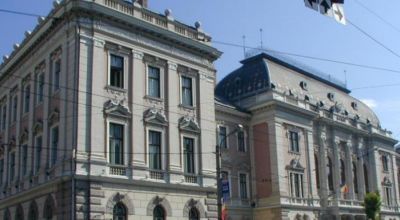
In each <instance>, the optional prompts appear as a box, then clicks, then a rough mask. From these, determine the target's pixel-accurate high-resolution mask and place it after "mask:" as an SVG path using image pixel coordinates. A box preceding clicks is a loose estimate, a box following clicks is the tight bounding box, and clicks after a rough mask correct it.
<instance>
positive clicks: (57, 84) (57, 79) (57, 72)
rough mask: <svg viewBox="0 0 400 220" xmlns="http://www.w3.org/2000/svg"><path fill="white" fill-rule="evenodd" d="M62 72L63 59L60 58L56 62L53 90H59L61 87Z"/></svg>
mask: <svg viewBox="0 0 400 220" xmlns="http://www.w3.org/2000/svg"><path fill="white" fill-rule="evenodd" d="M60 73H61V60H60V59H58V60H56V61H55V62H54V72H53V89H54V90H53V91H57V90H59V89H60Z"/></svg>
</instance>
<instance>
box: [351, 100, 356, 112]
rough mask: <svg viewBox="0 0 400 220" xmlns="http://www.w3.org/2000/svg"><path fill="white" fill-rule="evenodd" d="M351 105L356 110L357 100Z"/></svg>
mask: <svg viewBox="0 0 400 220" xmlns="http://www.w3.org/2000/svg"><path fill="white" fill-rule="evenodd" d="M351 107H352V108H353V109H354V110H358V104H357V102H352V103H351Z"/></svg>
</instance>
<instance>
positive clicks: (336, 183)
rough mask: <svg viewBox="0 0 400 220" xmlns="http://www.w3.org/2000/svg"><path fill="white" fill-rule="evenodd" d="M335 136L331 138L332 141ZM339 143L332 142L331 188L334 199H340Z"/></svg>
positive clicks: (336, 141)
mask: <svg viewBox="0 0 400 220" xmlns="http://www.w3.org/2000/svg"><path fill="white" fill-rule="evenodd" d="M334 138H335V136H333V137H332V139H334ZM339 147H340V141H339V140H336V139H335V140H334V141H333V187H334V191H335V195H334V198H336V199H337V200H338V199H340V157H339Z"/></svg>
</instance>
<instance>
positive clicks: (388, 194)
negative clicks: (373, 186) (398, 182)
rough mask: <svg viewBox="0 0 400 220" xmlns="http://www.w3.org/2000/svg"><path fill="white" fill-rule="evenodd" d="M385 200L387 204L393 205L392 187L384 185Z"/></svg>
mask: <svg viewBox="0 0 400 220" xmlns="http://www.w3.org/2000/svg"><path fill="white" fill-rule="evenodd" d="M384 193H385V195H384V200H385V203H386V205H387V206H391V205H392V188H391V187H384Z"/></svg>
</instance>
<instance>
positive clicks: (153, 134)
mask: <svg viewBox="0 0 400 220" xmlns="http://www.w3.org/2000/svg"><path fill="white" fill-rule="evenodd" d="M149 153H150V155H149V157H150V158H149V165H150V169H153V170H161V169H162V166H161V132H159V131H149Z"/></svg>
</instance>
